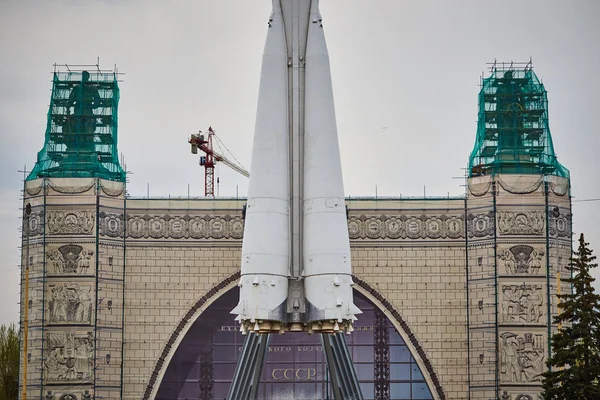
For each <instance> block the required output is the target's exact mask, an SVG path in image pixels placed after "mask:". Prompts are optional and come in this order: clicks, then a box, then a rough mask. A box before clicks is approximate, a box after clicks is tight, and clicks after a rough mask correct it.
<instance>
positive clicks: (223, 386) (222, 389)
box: [196, 382, 231, 399]
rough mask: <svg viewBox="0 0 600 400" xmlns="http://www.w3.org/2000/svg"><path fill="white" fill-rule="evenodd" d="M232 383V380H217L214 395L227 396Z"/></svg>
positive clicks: (222, 397)
mask: <svg viewBox="0 0 600 400" xmlns="http://www.w3.org/2000/svg"><path fill="white" fill-rule="evenodd" d="M230 385H231V382H227V383H220V382H215V383H214V385H213V396H214V397H215V399H224V398H226V397H227V393H228V392H229V386H230ZM196 398H197V397H196Z"/></svg>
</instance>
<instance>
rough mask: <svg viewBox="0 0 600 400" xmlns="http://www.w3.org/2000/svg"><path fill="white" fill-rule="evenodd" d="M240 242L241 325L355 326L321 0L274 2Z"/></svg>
mask: <svg viewBox="0 0 600 400" xmlns="http://www.w3.org/2000/svg"><path fill="white" fill-rule="evenodd" d="M268 25H269V28H268V33H267V39H266V43H265V49H264V54H263V61H262V70H261V78H260V87H259V95H258V105H257V113H256V126H255V133H254V143H253V149H252V162H251V166H250V182H249V188H248V203H247V209H246V221H245V228H244V239H243V244H242V260H241V278H240V282H239V287H240V301H239V303H238V305H237V306H236V308H235V309H234V310H233V311H232V313H234V314H237V315H238V316H237V320H238V321H239V322H240V324H241V326H242V331H252V332H259V333H271V332H285V331H307V332H321V333H327V332H332V333H333V332H342V331H346V332H349V331H351V330H352V322H353V321H354V320H356V317H355V315H356V314H358V313H360V310H359V309H358V308H357V307H356V306H355V305H354V302H353V295H352V284H353V283H352V267H351V260H350V242H349V237H348V228H347V219H346V208H345V202H344V187H343V179H342V167H341V161H340V151H339V144H338V137H337V127H336V119H335V107H334V102H333V90H332V84H331V72H330V67H329V55H328V52H327V46H326V43H325V37H324V34H323V25H322V19H321V14H320V12H319V2H318V0H273V11H272V13H271V16H270V18H269V23H268Z"/></svg>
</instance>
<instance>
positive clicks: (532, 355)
mask: <svg viewBox="0 0 600 400" xmlns="http://www.w3.org/2000/svg"><path fill="white" fill-rule="evenodd" d="M544 342H545V339H544V335H543V334H541V333H532V332H527V333H523V334H519V333H514V332H504V333H502V334H501V335H500V379H501V381H502V382H503V383H534V382H540V381H541V380H542V373H543V372H544V371H545V370H546V366H545V362H544V361H545V358H546V353H545V351H544Z"/></svg>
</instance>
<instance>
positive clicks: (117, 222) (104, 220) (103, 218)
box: [98, 211, 123, 237]
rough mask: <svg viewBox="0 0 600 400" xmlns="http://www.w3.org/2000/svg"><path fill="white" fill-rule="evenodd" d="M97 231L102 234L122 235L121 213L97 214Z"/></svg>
mask: <svg viewBox="0 0 600 400" xmlns="http://www.w3.org/2000/svg"><path fill="white" fill-rule="evenodd" d="M98 233H99V234H100V235H102V236H110V237H123V214H115V213H107V212H104V211H101V212H100V213H99V214H98Z"/></svg>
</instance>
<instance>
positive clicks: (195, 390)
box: [179, 382, 200, 399]
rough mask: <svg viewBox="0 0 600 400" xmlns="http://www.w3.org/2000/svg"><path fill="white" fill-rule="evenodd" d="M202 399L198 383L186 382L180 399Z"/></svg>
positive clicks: (180, 393)
mask: <svg viewBox="0 0 600 400" xmlns="http://www.w3.org/2000/svg"><path fill="white" fill-rule="evenodd" d="M199 397H200V387H199V385H198V382H186V383H184V384H183V387H182V388H181V391H180V392H179V398H180V399H197V398H199Z"/></svg>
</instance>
